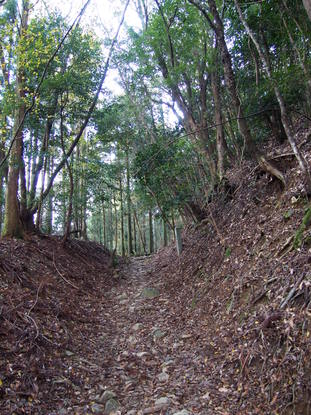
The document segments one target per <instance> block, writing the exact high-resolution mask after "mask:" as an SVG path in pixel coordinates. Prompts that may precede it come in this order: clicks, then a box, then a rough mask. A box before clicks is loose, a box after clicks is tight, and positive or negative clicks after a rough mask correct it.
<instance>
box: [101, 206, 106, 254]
mask: <svg viewBox="0 0 311 415" xmlns="http://www.w3.org/2000/svg"><path fill="white" fill-rule="evenodd" d="M102 203H103V204H102V211H103V234H104V246H105V247H107V230H106V229H107V224H106V209H105V204H104V202H102Z"/></svg>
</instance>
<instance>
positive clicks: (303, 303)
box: [152, 128, 311, 414]
mask: <svg viewBox="0 0 311 415" xmlns="http://www.w3.org/2000/svg"><path fill="white" fill-rule="evenodd" d="M298 138H299V140H300V147H301V148H302V149H303V150H304V153H305V156H306V158H307V160H308V162H309V164H310V156H311V151H310V149H311V141H310V133H309V131H308V130H305V129H303V128H301V130H300V132H299V134H298ZM268 150H269V149H268ZM270 158H271V159H272V160H273V161H274V163H275V164H276V165H277V166H278V167H279V168H280V169H281V170H282V171H283V172H284V173H285V175H286V180H287V188H286V189H285V190H283V189H281V188H280V187H279V184H278V183H276V182H275V181H274V180H271V178H270V177H268V176H266V175H262V174H261V173H260V172H259V171H258V169H257V168H256V166H253V165H252V164H251V163H244V164H243V165H242V166H241V167H240V168H237V169H236V170H234V171H231V172H230V175H229V181H230V184H231V193H230V194H227V196H226V197H224V196H223V195H219V196H217V197H216V198H215V199H214V201H213V203H212V204H211V205H210V208H209V210H208V216H207V219H206V220H205V221H204V222H203V223H201V224H200V225H198V226H196V227H194V228H192V229H188V230H187V231H186V232H184V239H183V253H182V255H181V257H180V258H178V259H176V252H175V248H173V247H171V248H169V249H167V250H163V251H162V252H161V253H159V254H158V256H156V257H154V258H153V260H152V261H153V264H154V268H155V269H156V272H155V274H154V275H155V277H156V278H157V279H159V280H161V281H165V290H166V291H169V292H170V294H171V301H172V303H173V304H175V307H176V315H177V316H181V317H180V318H181V319H182V320H183V321H184V322H186V323H185V324H186V325H188V326H189V327H191V330H192V333H193V337H192V340H191V341H192V342H193V347H195V348H196V349H197V350H200V351H201V352H202V353H204V354H205V355H206V359H207V360H206V361H207V363H206V367H205V369H204V370H205V371H206V384H207V385H208V386H207V391H208V392H209V396H210V398H209V399H208V401H207V402H205V405H204V408H205V409H201V410H200V411H199V412H198V413H202V414H205V413H219V414H257V413H258V414H279V413H282V414H292V413H296V414H309V413H310V412H311V395H310V393H311V384H310V374H311V365H310V353H311V336H310V333H311V309H310V307H311V290H310V284H311V272H310V269H311V268H310V264H311V243H310V236H311V233H310V230H307V231H306V232H305V233H304V238H303V243H302V245H301V247H300V248H299V249H294V248H293V237H294V235H295V234H296V231H297V229H298V228H299V226H300V224H301V222H302V219H303V216H304V213H305V209H306V208H307V207H309V203H308V202H307V200H306V198H305V196H304V194H303V191H302V189H301V186H300V185H299V183H300V182H301V180H300V177H299V175H298V173H297V166H296V161H295V159H294V158H293V156H292V154H291V152H290V149H289V148H288V146H287V145H286V144H285V145H284V146H282V147H279V148H278V149H277V151H275V152H274V153H270ZM194 339H195V341H194ZM200 402H201V404H202V403H204V401H203V400H202V399H201V401H200ZM209 411H211V412H209Z"/></svg>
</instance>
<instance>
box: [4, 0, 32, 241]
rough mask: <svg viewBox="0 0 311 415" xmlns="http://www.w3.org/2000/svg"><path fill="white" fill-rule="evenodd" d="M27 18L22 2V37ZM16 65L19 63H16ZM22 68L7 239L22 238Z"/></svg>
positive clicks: (19, 71) (20, 71) (26, 5)
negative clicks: (20, 188) (19, 195)
mask: <svg viewBox="0 0 311 415" xmlns="http://www.w3.org/2000/svg"><path fill="white" fill-rule="evenodd" d="M28 17H29V1H27V0H25V1H24V2H23V10H22V19H21V27H20V36H21V37H22V36H24V35H25V32H26V31H27V27H28ZM18 65H20V63H19V62H18ZM23 78H24V68H23V67H20V66H19V67H18V68H17V85H16V90H17V94H16V95H17V97H18V109H17V111H16V115H15V120H14V134H13V136H14V137H15V140H14V143H13V146H12V149H11V155H10V162H9V173H8V183H7V190H6V198H5V218H4V230H3V235H4V236H9V237H22V236H23V232H24V229H23V224H22V221H21V217H20V206H19V201H18V183H19V174H20V169H21V168H22V167H23V165H24V164H23V148H24V133H23V120H24V117H25V113H26V105H25V101H24V99H25V96H26V94H25V90H24V87H23Z"/></svg>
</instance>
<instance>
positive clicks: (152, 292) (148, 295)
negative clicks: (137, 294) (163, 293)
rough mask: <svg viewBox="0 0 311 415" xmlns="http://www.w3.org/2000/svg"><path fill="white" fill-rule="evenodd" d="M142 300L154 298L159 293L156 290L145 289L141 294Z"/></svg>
mask: <svg viewBox="0 0 311 415" xmlns="http://www.w3.org/2000/svg"><path fill="white" fill-rule="evenodd" d="M141 295H142V297H143V298H146V299H147V298H150V299H152V298H156V297H158V296H159V295H160V291H159V290H158V289H157V288H152V287H146V288H145V289H144V290H143V291H142V293H141Z"/></svg>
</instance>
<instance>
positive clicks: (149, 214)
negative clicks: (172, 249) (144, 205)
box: [148, 210, 154, 254]
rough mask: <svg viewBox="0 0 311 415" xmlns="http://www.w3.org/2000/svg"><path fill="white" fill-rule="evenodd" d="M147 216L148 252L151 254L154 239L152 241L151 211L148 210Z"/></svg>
mask: <svg viewBox="0 0 311 415" xmlns="http://www.w3.org/2000/svg"><path fill="white" fill-rule="evenodd" d="M148 217H149V253H150V254H153V252H154V241H153V223H152V211H151V210H149V212H148Z"/></svg>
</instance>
